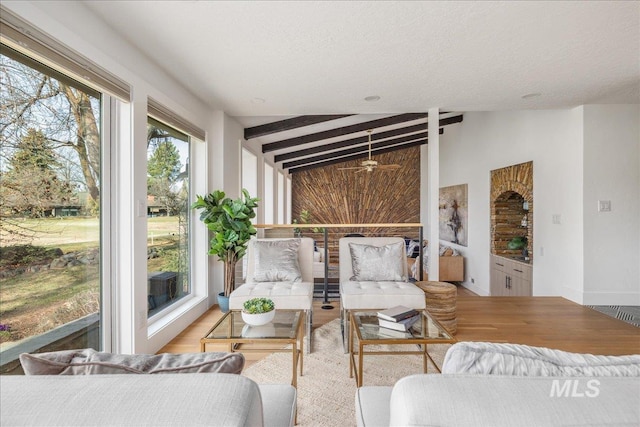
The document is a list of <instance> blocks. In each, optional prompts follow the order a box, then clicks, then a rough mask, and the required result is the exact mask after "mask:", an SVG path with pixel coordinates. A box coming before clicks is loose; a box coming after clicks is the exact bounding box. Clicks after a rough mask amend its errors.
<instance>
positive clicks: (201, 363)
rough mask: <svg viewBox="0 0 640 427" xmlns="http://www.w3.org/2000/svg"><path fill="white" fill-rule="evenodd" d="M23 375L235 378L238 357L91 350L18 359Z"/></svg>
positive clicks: (239, 362) (240, 361) (241, 360)
mask: <svg viewBox="0 0 640 427" xmlns="http://www.w3.org/2000/svg"><path fill="white" fill-rule="evenodd" d="M20 363H21V364H22V368H23V369H24V373H25V374H26V375H94V374H174V373H183V372H184V373H196V372H210V373H211V372H215V373H227V374H239V373H240V372H242V368H243V367H244V356H243V355H242V353H183V354H170V353H163V354H113V353H102V352H97V351H95V350H94V349H92V348H85V349H82V350H63V351H54V352H50V353H37V354H29V353H23V354H21V355H20Z"/></svg>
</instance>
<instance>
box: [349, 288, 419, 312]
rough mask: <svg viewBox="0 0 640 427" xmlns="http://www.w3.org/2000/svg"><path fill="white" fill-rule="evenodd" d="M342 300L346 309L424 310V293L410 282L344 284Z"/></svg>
mask: <svg viewBox="0 0 640 427" xmlns="http://www.w3.org/2000/svg"><path fill="white" fill-rule="evenodd" d="M340 299H341V304H342V307H343V308H344V309H347V310H367V309H379V308H391V307H394V306H396V305H404V306H406V307H409V308H415V309H424V308H425V298H424V291H423V290H422V289H420V288H418V287H417V286H416V285H414V284H413V283H410V282H388V281H386V282H370V281H365V282H354V281H349V282H342V283H340Z"/></svg>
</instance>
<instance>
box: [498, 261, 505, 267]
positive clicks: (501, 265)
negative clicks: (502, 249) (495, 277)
mask: <svg viewBox="0 0 640 427" xmlns="http://www.w3.org/2000/svg"><path fill="white" fill-rule="evenodd" d="M496 265H499V266H500V267H504V264H500V263H499V262H496Z"/></svg>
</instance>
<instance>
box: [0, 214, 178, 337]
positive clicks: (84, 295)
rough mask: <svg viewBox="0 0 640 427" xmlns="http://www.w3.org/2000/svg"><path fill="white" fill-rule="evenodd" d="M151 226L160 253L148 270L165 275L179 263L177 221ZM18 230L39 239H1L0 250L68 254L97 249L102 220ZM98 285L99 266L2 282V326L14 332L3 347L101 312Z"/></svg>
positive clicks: (51, 221)
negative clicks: (24, 248) (21, 248)
mask: <svg viewBox="0 0 640 427" xmlns="http://www.w3.org/2000/svg"><path fill="white" fill-rule="evenodd" d="M147 224H148V236H149V240H148V241H149V245H150V246H153V247H155V248H156V249H157V250H158V253H159V257H158V258H154V259H150V260H149V266H148V268H149V271H155V270H162V269H163V265H164V264H165V263H167V262H169V260H170V259H171V258H172V257H173V258H175V252H176V250H177V244H176V239H175V237H174V236H175V235H176V234H177V233H178V218H177V217H155V218H149V219H148V223H147ZM19 225H20V226H21V227H28V228H29V229H32V230H35V231H36V235H35V237H34V238H32V239H31V238H30V239H26V238H21V239H15V240H13V241H11V242H8V241H7V240H6V239H3V241H2V242H0V246H3V247H4V246H8V245H19V244H31V245H34V246H42V247H46V248H60V249H61V250H62V251H63V252H64V253H65V254H67V253H70V252H76V251H81V250H87V249H91V248H95V247H97V243H98V236H99V230H100V224H99V221H98V219H96V218H82V217H67V218H47V219H40V220H34V219H25V220H20V221H19ZM32 261H33V260H30V262H32ZM14 267H15V266H13V267H11V268H14ZM99 279H100V271H99V265H78V266H73V267H66V268H61V269H49V270H43V271H38V272H25V273H23V274H18V275H17V276H13V277H7V278H2V279H0V323H1V324H4V325H9V326H10V327H11V334H10V337H7V336H6V334H3V335H2V336H0V342H4V341H16V340H19V339H22V338H25V337H28V336H32V335H36V334H40V333H43V332H46V331H48V330H50V329H53V328H55V327H57V326H60V325H63V324H65V323H68V322H70V321H72V320H75V319H78V318H80V317H82V316H84V315H86V314H90V313H94V312H96V311H98V310H99V295H100V289H99V285H100V280H99Z"/></svg>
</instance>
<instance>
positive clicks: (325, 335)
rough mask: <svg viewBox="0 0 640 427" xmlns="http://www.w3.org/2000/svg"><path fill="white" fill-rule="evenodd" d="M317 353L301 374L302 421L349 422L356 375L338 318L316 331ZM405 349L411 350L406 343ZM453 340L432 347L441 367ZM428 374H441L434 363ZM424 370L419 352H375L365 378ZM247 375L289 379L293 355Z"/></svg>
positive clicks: (274, 358) (382, 379)
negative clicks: (354, 376)
mask: <svg viewBox="0 0 640 427" xmlns="http://www.w3.org/2000/svg"><path fill="white" fill-rule="evenodd" d="M313 340H314V342H313V352H312V353H311V354H305V355H304V371H303V376H298V424H297V425H299V426H302V427H311V426H314V427H315V426H327V427H335V426H350V425H355V424H356V418H355V409H354V408H355V404H354V399H355V393H356V381H355V378H349V355H348V354H345V353H344V351H343V349H342V336H341V334H340V319H335V320H332V321H331V322H329V323H327V324H326V325H323V326H322V327H320V328H318V329H316V330H315V331H314V332H313ZM403 347H404V348H403V350H411V349H410V348H409V347H408V346H403ZM449 347H450V345H449V344H437V345H435V344H433V345H429V354H430V355H431V356H432V357H433V359H434V361H435V362H436V363H437V364H438V366H442V361H443V360H444V355H445V353H446V351H447V349H448V348H449ZM427 370H428V372H429V373H430V374H433V373H437V371H436V370H435V369H434V367H433V365H432V364H431V362H429V365H428V366H427ZM419 373H422V357H421V356H419V355H415V356H414V355H395V356H386V355H385V356H373V355H368V356H365V358H364V375H363V377H364V381H363V384H364V385H365V386H369V385H393V384H395V382H396V381H398V380H399V379H400V378H402V377H405V376H407V375H413V374H419ZM243 375H245V376H247V377H249V378H251V379H253V380H254V381H256V382H257V383H258V384H273V383H290V382H291V354H290V353H274V354H271V355H269V356H267V357H266V358H264V359H262V360H260V361H258V362H257V363H255V364H253V365H252V366H250V367H248V368H247V369H245V370H244V372H243Z"/></svg>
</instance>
